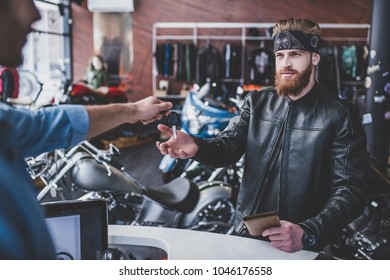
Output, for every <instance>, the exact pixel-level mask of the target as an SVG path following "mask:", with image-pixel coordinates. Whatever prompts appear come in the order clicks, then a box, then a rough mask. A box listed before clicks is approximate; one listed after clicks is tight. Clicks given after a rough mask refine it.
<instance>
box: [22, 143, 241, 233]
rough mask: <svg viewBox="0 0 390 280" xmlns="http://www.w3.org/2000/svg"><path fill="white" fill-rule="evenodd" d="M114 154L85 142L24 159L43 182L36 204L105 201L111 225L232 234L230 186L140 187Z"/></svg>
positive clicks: (179, 181)
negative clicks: (61, 201)
mask: <svg viewBox="0 0 390 280" xmlns="http://www.w3.org/2000/svg"><path fill="white" fill-rule="evenodd" d="M118 155H119V150H118V149H117V148H116V147H115V146H113V145H110V147H109V149H107V150H100V149H98V148H96V147H95V146H94V145H92V144H91V143H90V142H88V141H84V142H81V143H79V144H78V145H76V146H75V147H74V148H72V149H70V150H69V151H67V152H63V151H60V150H56V151H55V152H54V154H51V155H41V156H38V157H36V158H29V159H26V162H27V165H28V167H29V171H30V174H31V177H32V178H33V179H38V178H39V179H41V181H42V182H43V186H44V187H43V188H42V189H41V190H40V192H39V193H38V196H37V199H38V201H40V202H46V201H53V200H70V199H78V200H87V199H104V200H105V201H106V202H107V204H108V209H109V223H110V224H128V225H140V226H143V225H147V226H162V227H172V228H185V229H192V230H201V231H209V232H216V233H223V234H230V233H232V231H233V215H234V206H233V203H232V202H231V201H230V199H231V196H232V188H231V187H230V186H229V185H228V184H226V183H224V182H220V181H210V182H204V183H202V184H195V183H194V182H192V181H191V180H189V179H187V178H182V177H179V178H176V179H175V180H172V181H171V182H170V183H168V184H164V185H162V186H158V187H150V186H143V185H142V184H141V183H139V182H138V181H137V180H136V179H134V178H133V177H132V176H131V175H130V174H129V173H128V172H126V171H125V169H124V167H123V166H122V165H121V164H119V163H118V162H117V161H115V159H114V157H115V156H118ZM49 194H50V195H49Z"/></svg>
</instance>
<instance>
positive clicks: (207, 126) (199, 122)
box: [159, 81, 243, 185]
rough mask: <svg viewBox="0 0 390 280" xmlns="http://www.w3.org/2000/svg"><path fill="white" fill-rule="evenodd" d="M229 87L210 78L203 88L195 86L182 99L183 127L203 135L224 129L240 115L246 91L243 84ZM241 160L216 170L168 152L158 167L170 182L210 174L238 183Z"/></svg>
mask: <svg viewBox="0 0 390 280" xmlns="http://www.w3.org/2000/svg"><path fill="white" fill-rule="evenodd" d="M230 87H233V88H234V89H229V88H228V86H227V85H223V86H222V87H221V86H218V85H216V84H215V83H210V82H209V81H208V82H207V83H206V84H205V85H203V86H202V87H201V88H200V87H198V86H195V87H194V89H193V90H192V91H190V92H189V93H188V95H187V96H186V98H185V100H184V103H183V107H182V114H181V130H182V131H184V132H186V133H188V134H191V135H194V136H197V137H201V138H213V137H216V136H217V135H218V134H219V133H220V132H221V131H222V130H224V129H225V128H226V126H227V125H228V124H229V121H230V120H231V119H232V118H233V117H235V116H238V115H239V107H240V105H241V101H242V94H243V91H242V88H241V87H240V86H237V85H236V84H234V85H233V86H232V85H230ZM221 92H222V94H221ZM231 92H233V93H234V96H231V95H232V94H231ZM242 161H243V159H242V160H241V161H240V162H239V163H238V164H237V165H234V166H230V167H228V168H224V169H217V170H215V169H213V168H210V167H207V166H205V165H201V164H199V163H196V162H195V163H194V161H193V160H191V159H186V160H183V159H173V158H171V157H170V156H169V155H166V156H164V157H163V159H162V160H161V162H160V165H159V169H160V170H161V172H162V177H163V181H164V182H169V181H170V180H172V179H174V178H176V177H179V176H182V177H183V176H185V177H187V178H190V179H192V180H195V182H200V181H204V180H208V179H209V178H210V177H211V178H213V179H217V180H223V181H224V182H228V183H229V184H233V185H237V184H239V178H237V176H235V175H236V172H237V171H238V170H241V169H242V168H243V162H242ZM241 172H242V170H241ZM213 173H214V174H213Z"/></svg>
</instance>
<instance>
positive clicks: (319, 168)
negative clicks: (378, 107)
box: [194, 84, 368, 249]
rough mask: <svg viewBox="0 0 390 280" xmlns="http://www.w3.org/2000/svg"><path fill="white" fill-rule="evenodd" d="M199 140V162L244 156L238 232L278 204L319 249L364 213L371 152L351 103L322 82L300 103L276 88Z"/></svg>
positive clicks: (252, 96) (254, 95) (255, 96)
mask: <svg viewBox="0 0 390 280" xmlns="http://www.w3.org/2000/svg"><path fill="white" fill-rule="evenodd" d="M283 130H284V131H283ZM282 132H283V133H282ZM194 139H195V141H196V142H197V144H198V146H199V149H198V152H197V154H196V155H195V156H194V159H195V160H197V161H200V162H203V163H205V164H208V165H210V166H214V167H218V166H227V165H229V164H232V163H234V162H236V161H237V160H239V159H240V158H241V156H242V155H243V154H244V153H245V171H244V175H243V179H242V184H241V187H240V192H239V195H238V199H237V207H236V217H235V229H236V232H237V233H238V234H242V233H243V231H245V227H244V224H243V221H242V218H243V217H244V216H246V215H250V214H254V213H256V211H257V209H258V208H259V205H261V203H262V202H263V203H265V202H267V201H269V200H272V201H279V205H278V206H279V207H278V208H279V216H280V218H281V219H282V220H287V221H290V222H293V223H297V224H299V225H300V226H301V227H302V228H304V229H305V230H308V231H310V232H312V233H313V234H314V235H315V236H316V239H317V249H321V248H323V247H324V246H325V245H326V244H328V243H330V242H331V241H332V240H334V238H335V237H336V236H337V234H339V233H340V230H341V229H342V228H343V227H344V226H346V225H347V224H348V223H350V222H351V221H353V220H354V219H355V218H356V217H358V216H359V215H360V214H361V212H362V210H363V207H364V201H365V198H366V191H367V186H366V184H367V172H368V153H367V150H366V138H365V134H364V131H363V128H362V126H361V122H360V120H359V117H358V114H357V112H356V110H355V107H354V106H353V105H352V104H351V103H349V102H348V101H346V100H341V99H340V98H338V97H337V96H336V95H332V94H330V93H326V92H325V91H324V90H322V89H321V88H320V87H319V86H318V85H317V84H316V85H315V86H314V87H313V89H312V90H311V91H310V92H309V93H307V94H306V95H305V96H303V97H302V98H300V99H298V100H296V101H292V100H290V99H288V98H285V97H279V96H278V95H277V94H276V92H275V90H274V89H271V88H268V89H264V90H262V91H254V92H251V93H249V94H248V95H247V96H246V98H245V100H244V104H243V106H242V107H241V113H240V116H239V117H236V118H233V119H232V120H231V121H230V124H229V126H228V127H227V128H226V129H225V130H224V131H223V132H222V133H221V134H220V135H219V136H218V137H217V138H215V139H200V138H196V137H194ZM278 143H279V144H278ZM278 149H279V151H280V153H279V152H277V151H278ZM278 156H280V158H279V159H280V160H279V161H278V163H279V166H278V167H279V169H280V172H279V173H278V174H279V175H280V178H278V180H280V192H269V191H268V192H265V189H266V188H267V184H266V181H267V178H268V175H269V174H273V173H272V171H271V170H270V168H269V166H270V164H271V162H274V161H275V157H278ZM277 193H279V197H275V194H277Z"/></svg>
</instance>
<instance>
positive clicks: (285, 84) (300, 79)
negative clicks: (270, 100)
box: [275, 64, 312, 97]
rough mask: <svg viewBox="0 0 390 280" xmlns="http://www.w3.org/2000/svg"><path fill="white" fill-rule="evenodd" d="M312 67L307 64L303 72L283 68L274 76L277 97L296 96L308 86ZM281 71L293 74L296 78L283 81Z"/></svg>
mask: <svg viewBox="0 0 390 280" xmlns="http://www.w3.org/2000/svg"><path fill="white" fill-rule="evenodd" d="M311 70H312V65H311V64H309V65H308V66H307V67H306V69H305V70H303V72H298V71H297V70H294V69H291V68H284V69H282V70H279V71H278V72H277V73H276V74H275V88H276V92H277V93H278V95H279V96H284V97H288V96H298V95H299V94H300V93H301V92H302V90H303V89H304V88H305V87H306V86H307V85H308V84H309V82H310V75H311ZM283 71H289V72H294V74H295V75H296V77H294V78H292V79H283V78H282V73H283Z"/></svg>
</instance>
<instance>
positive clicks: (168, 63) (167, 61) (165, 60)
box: [155, 42, 173, 78]
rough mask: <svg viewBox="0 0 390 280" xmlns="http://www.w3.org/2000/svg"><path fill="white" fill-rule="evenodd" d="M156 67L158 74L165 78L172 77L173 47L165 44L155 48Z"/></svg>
mask: <svg viewBox="0 0 390 280" xmlns="http://www.w3.org/2000/svg"><path fill="white" fill-rule="evenodd" d="M155 56H156V64H157V65H156V66H157V71H158V73H159V74H161V75H163V76H164V77H165V78H168V77H169V76H172V75H173V45H172V44H171V43H168V42H165V43H163V44H161V45H158V46H157V49H156V54H155Z"/></svg>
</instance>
